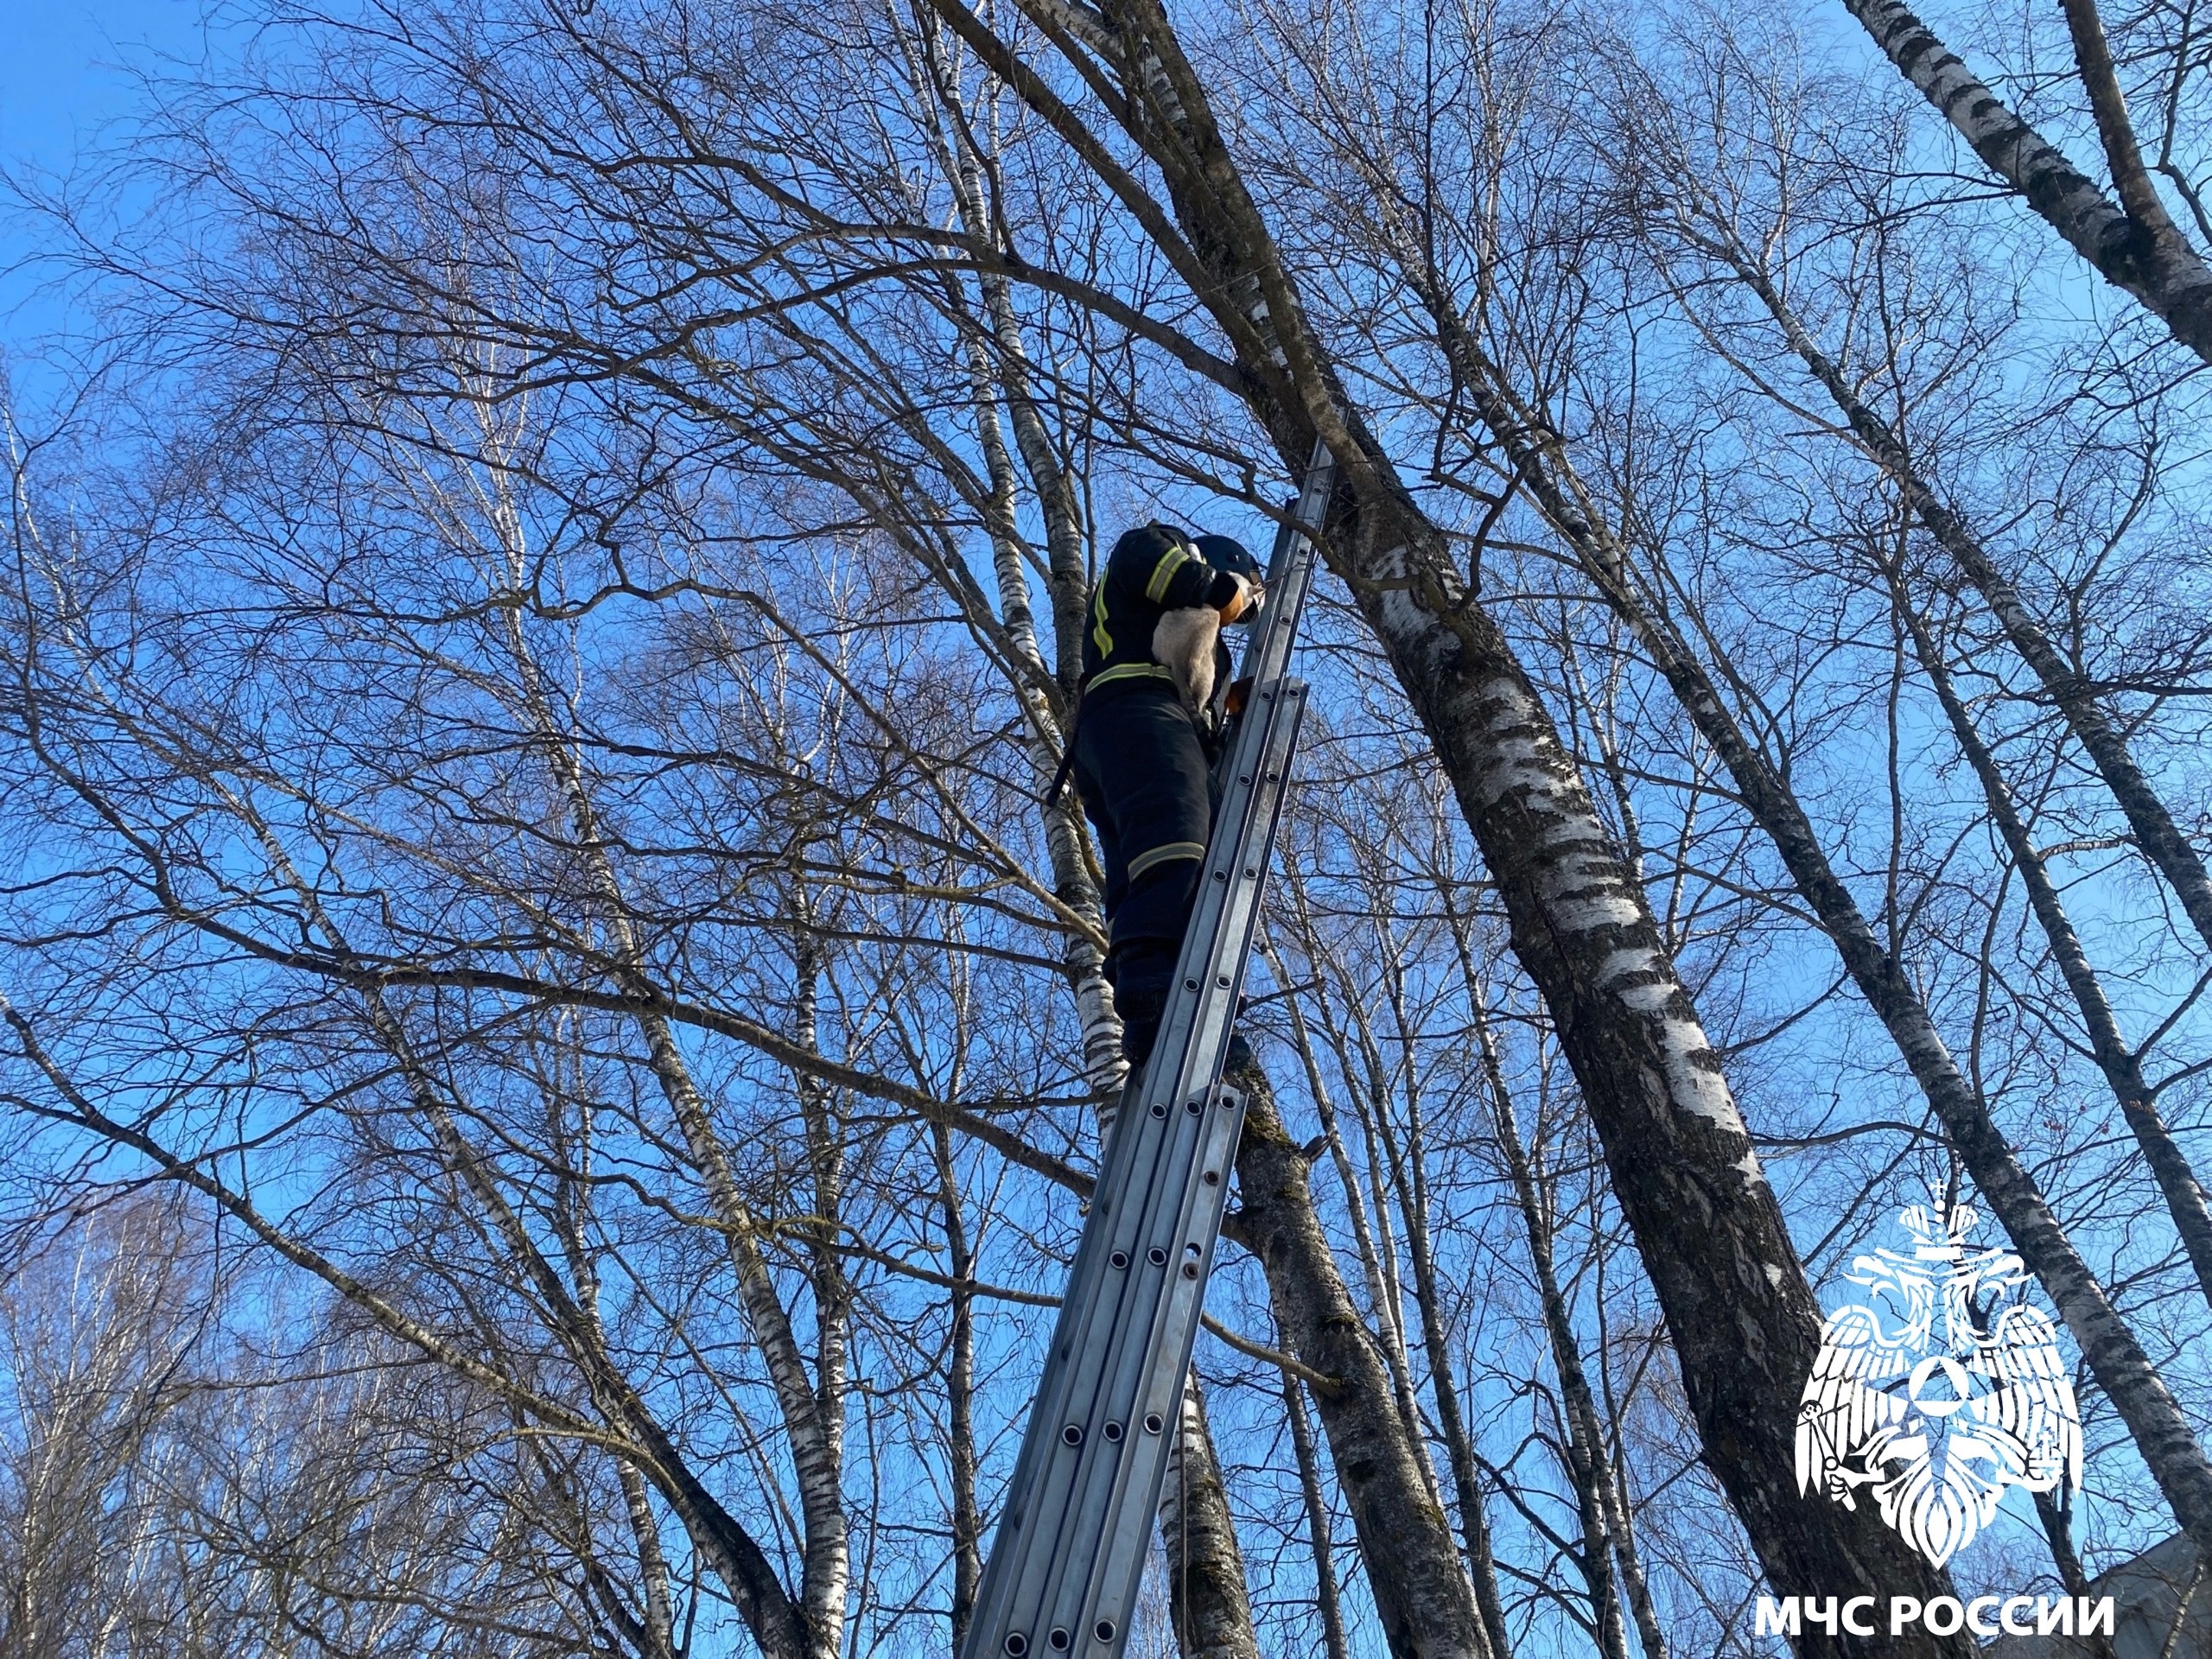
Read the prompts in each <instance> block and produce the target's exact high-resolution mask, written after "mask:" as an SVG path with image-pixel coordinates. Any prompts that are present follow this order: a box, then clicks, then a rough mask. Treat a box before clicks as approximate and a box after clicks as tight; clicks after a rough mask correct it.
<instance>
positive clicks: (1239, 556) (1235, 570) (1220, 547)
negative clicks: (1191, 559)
mask: <svg viewBox="0 0 2212 1659" xmlns="http://www.w3.org/2000/svg"><path fill="white" fill-rule="evenodd" d="M1191 545H1192V547H1194V548H1196V549H1198V556H1199V557H1200V558H1202V559H1204V560H1205V562H1206V563H1208V564H1210V565H1211V566H1213V568H1214V569H1217V570H1225V571H1227V572H1228V573H1229V574H1230V575H1232V576H1243V578H1245V580H1247V581H1248V582H1257V581H1259V580H1260V576H1261V571H1260V562H1259V561H1258V560H1257V559H1255V558H1254V557H1253V556H1252V555H1251V554H1250V552H1249V551H1248V550H1246V548H1245V546H1244V543H1242V542H1240V541H1238V540H1236V538H1235V537H1230V536H1193V537H1192V538H1191Z"/></svg>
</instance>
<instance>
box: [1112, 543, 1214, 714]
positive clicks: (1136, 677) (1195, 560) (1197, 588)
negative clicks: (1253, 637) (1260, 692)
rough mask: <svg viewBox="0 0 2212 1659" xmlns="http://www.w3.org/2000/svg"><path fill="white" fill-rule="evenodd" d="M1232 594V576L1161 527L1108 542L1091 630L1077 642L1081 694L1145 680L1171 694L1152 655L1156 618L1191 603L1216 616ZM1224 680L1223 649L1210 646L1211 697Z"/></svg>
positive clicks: (1172, 688) (1170, 678)
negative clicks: (1110, 547) (1080, 656)
mask: <svg viewBox="0 0 2212 1659" xmlns="http://www.w3.org/2000/svg"><path fill="white" fill-rule="evenodd" d="M1235 597H1236V578H1235V577H1233V576H1231V575H1228V574H1227V573H1226V572H1224V571H1220V570H1217V569H1214V568H1213V566H1211V565H1210V564H1208V563H1206V562H1205V556H1203V555H1201V554H1200V553H1199V552H1198V549H1197V548H1195V547H1193V546H1192V544H1191V538H1190V537H1189V536H1188V535H1186V534H1185V532H1183V531H1179V530H1175V529H1173V528H1171V527H1170V526H1168V525H1166V524H1146V525H1144V526H1143V527H1142V528H1141V529H1138V530H1133V531H1129V532H1128V534H1127V535H1126V536H1124V537H1122V539H1121V540H1120V541H1118V542H1116V543H1114V550H1113V552H1112V553H1110V554H1109V555H1108V556H1107V559H1106V568H1105V569H1104V570H1103V571H1101V572H1100V573H1099V576H1098V580H1097V582H1096V583H1095V584H1094V585H1093V586H1092V588H1091V590H1090V627H1089V628H1087V629H1086V630H1084V636H1083V686H1084V696H1085V697H1086V698H1089V697H1093V696H1096V694H1097V693H1098V692H1099V691H1101V690H1104V689H1106V688H1109V687H1115V686H1122V685H1128V684H1130V683H1135V682H1141V681H1151V682H1154V683H1155V684H1156V686H1157V688H1158V689H1159V690H1163V691H1165V692H1166V694H1167V695H1168V696H1173V695H1174V694H1175V685H1174V677H1173V676H1172V675H1171V674H1169V673H1168V671H1167V670H1166V668H1165V667H1164V666H1162V665H1161V664H1160V663H1159V662H1157V661H1156V660H1154V657H1153V654H1152V638H1153V632H1154V629H1155V628H1157V627H1158V626H1160V614H1161V613H1162V612H1165V611H1171V610H1181V609H1183V608H1185V607H1188V606H1193V605H1210V606H1211V607H1214V608H1215V609H1217V610H1218V609H1219V608H1220V607H1223V606H1224V605H1226V604H1228V603H1229V602H1230V601H1231V600H1232V599H1234V598H1235ZM1229 677H1230V656H1229V646H1228V645H1227V644H1226V643H1220V644H1217V645H1215V647H1214V684H1215V686H1216V688H1217V694H1218V693H1219V692H1225V691H1226V690H1228V686H1229Z"/></svg>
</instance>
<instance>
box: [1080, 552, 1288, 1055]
mask: <svg viewBox="0 0 2212 1659" xmlns="http://www.w3.org/2000/svg"><path fill="white" fill-rule="evenodd" d="M1205 540H1206V541H1207V542H1208V543H1215V542H1216V541H1217V540H1218V541H1219V542H1220V543H1224V544H1225V545H1226V546H1228V547H1230V548H1235V552H1236V556H1238V557H1241V558H1242V559H1243V563H1244V564H1245V566H1246V567H1248V568H1252V569H1255V570H1256V567H1252V566H1251V561H1250V556H1249V554H1246V553H1244V550H1243V549H1242V548H1241V547H1236V543H1230V542H1228V541H1227V538H1226V537H1222V538H1215V537H1206V538H1205ZM1208 551H1211V548H1209V550H1208ZM1240 591H1241V584H1240V583H1239V582H1238V581H1237V579H1236V577H1235V576H1233V575H1229V574H1228V573H1227V572H1225V571H1224V570H1221V569H1217V568H1216V566H1215V565H1214V564H1213V563H1209V560H1208V557H1207V554H1206V553H1205V552H1201V551H1200V550H1199V548H1198V543H1197V538H1194V537H1191V536H1189V535H1187V534H1185V533H1184V532H1183V531H1177V530H1173V529H1170V528H1168V527H1167V526H1166V525H1163V524H1147V525H1146V526H1145V527H1144V528H1142V529H1141V530H1133V531H1129V533H1128V535H1126V536H1124V537H1122V539H1121V540H1120V541H1118V542H1116V543H1115V544H1114V550H1113V552H1112V554H1111V555H1110V556H1109V557H1108V559H1107V561H1106V569H1105V570H1104V571H1103V573H1102V574H1101V575H1100V576H1099V578H1098V582H1097V584H1096V587H1095V588H1093V590H1092V594H1091V603H1090V629H1089V631H1088V632H1087V633H1086V635H1085V637H1084V652H1083V655H1084V690H1083V703H1082V710H1081V713H1080V714H1079V715H1078V716H1077V721H1076V730H1075V741H1074V744H1073V746H1072V753H1071V760H1072V765H1071V771H1072V772H1073V773H1074V776H1075V783H1076V789H1077V792H1078V793H1079V794H1080V795H1081V796H1082V798H1083V805H1084V812H1085V814H1086V815H1087V816H1088V817H1090V822H1091V825H1092V827H1093V828H1094V829H1096V831H1097V832H1098V844H1099V849H1100V851H1101V852H1102V853H1103V855H1104V857H1105V865H1106V893H1105V900H1106V919H1107V922H1108V925H1109V929H1110V938H1111V946H1110V949H1109V950H1108V952H1107V957H1106V976H1107V978H1108V980H1109V982H1111V983H1112V984H1113V987H1114V1001H1115V1005H1116V1007H1117V1008H1118V1009H1119V1010H1120V1012H1121V1015H1122V1050H1123V1052H1125V1053H1127V1054H1128V1056H1129V1058H1131V1059H1133V1060H1136V1061H1138V1062H1140V1063H1141V1062H1142V1061H1143V1060H1144V1059H1146V1058H1147V1057H1148V1056H1149V1055H1150V1053H1151V1051H1152V1044H1153V1039H1154V1036H1155V1035H1156V1034H1157V1033H1158V1031H1159V1027H1160V1012H1161V1010H1162V1008H1163V1007H1164V1006H1165V1004H1166V999H1167V991H1168V982H1169V981H1170V979H1171V978H1172V977H1173V974H1174V971H1175V957H1176V953H1177V952H1178V950H1179V949H1180V948H1181V945H1182V942H1183V930H1184V927H1185V925H1187V924H1188V922H1189V920H1190V917H1191V906H1192V901H1193V900H1194V899H1196V897H1197V895H1198V874H1199V869H1200V865H1201V862H1202V861H1203V860H1204V859H1205V851H1206V838H1207V836H1209V835H1211V833H1212V829H1213V807H1214V803H1213V801H1212V799H1211V784H1210V779H1209V776H1208V772H1209V762H1210V760H1211V752H1212V749H1213V746H1214V744H1215V742H1216V741H1217V736H1218V733H1219V730H1220V727H1221V709H1222V705H1223V702H1224V700H1225V698H1226V696H1227V695H1228V689H1229V680H1230V656H1229V648H1228V646H1227V645H1224V644H1222V643H1220V642H1219V641H1218V640H1217V641H1216V643H1215V645H1214V648H1213V649H1214V658H1215V660H1214V664H1213V668H1214V673H1213V682H1214V693H1213V696H1212V698H1211V702H1210V703H1209V705H1208V707H1207V708H1205V709H1203V710H1202V711H1200V713H1199V714H1198V715H1193V713H1192V710H1191V709H1190V708H1188V707H1187V706H1186V705H1185V702H1184V701H1183V698H1182V696H1181V694H1180V693H1179V690H1177V687H1176V684H1175V680H1174V677H1173V675H1172V674H1171V673H1170V672H1169V671H1168V670H1167V668H1166V666H1165V665H1164V664H1160V662H1158V661H1157V660H1155V659H1154V656H1153V641H1154V633H1155V631H1156V630H1157V629H1158V627H1159V625H1160V618H1161V616H1162V615H1163V614H1165V613H1166V612H1168V611H1170V610H1180V609H1187V608H1190V607H1198V606H1206V607H1211V608H1213V609H1216V610H1218V609H1220V608H1221V607H1224V606H1227V605H1230V603H1231V602H1232V601H1235V600H1236V595H1237V594H1238V593H1239V592H1240Z"/></svg>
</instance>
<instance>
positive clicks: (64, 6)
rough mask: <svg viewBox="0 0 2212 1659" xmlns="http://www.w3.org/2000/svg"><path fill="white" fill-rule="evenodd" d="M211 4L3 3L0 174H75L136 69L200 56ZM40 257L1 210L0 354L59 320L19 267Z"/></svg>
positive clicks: (125, 108) (122, 107) (121, 103)
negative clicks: (78, 161)
mask: <svg viewBox="0 0 2212 1659" xmlns="http://www.w3.org/2000/svg"><path fill="white" fill-rule="evenodd" d="M206 11H207V0H0V171H4V172H5V173H6V174H8V175H10V176H20V175H22V172H23V170H24V169H26V168H29V169H32V170H34V171H37V172H43V173H48V174H60V173H66V172H67V171H68V169H69V168H70V165H71V163H72V162H73V160H74V159H75V158H76V156H78V154H79V151H80V149H82V147H83V146H85V145H86V144H89V143H94V142H96V141H97V139H98V137H99V132H100V130H101V128H102V127H103V126H104V125H105V124H108V123H110V122H112V121H114V120H116V119H117V118H120V117H124V116H127V115H128V114H130V111H132V110H133V109H134V108H135V107H136V105H137V101H138V99H139V96H140V90H139V85H138V82H137V79H136V77H135V76H134V75H133V74H132V73H130V71H131V69H132V68H133V67H137V68H140V69H143V68H145V67H149V65H151V64H153V63H155V62H156V61H157V60H159V58H161V57H162V56H163V55H167V56H170V57H187V58H196V57H197V56H198V55H199V54H200V42H201V41H202V39H203V31H202V29H201V22H202V19H203V17H204V16H205V15H206ZM33 252H35V239H34V237H33V236H32V234H31V233H30V232H29V231H28V230H27V228H26V227H25V226H24V225H23V224H22V222H21V221H20V220H19V219H17V218H16V216H14V215H13V214H10V213H5V212H4V211H0V357H14V356H16V354H17V353H18V352H19V351H20V349H21V347H22V343H23V342H25V341H26V340H29V339H30V338H31V337H34V336H35V335H37V334H41V333H43V332H45V331H46V330H47V329H48V328H50V327H53V326H54V323H55V322H56V321H58V318H57V317H56V316H55V315H54V310H53V308H52V307H51V306H50V305H49V304H48V303H46V302H42V301H39V300H29V302H27V296H28V293H29V286H30V285H29V283H27V282H26V281H25V280H24V278H23V277H22V274H21V273H20V272H18V271H16V270H14V269H13V268H14V267H16V265H17V264H19V263H20V262H21V261H22V259H23V257H25V256H26V255H28V254H30V253H33Z"/></svg>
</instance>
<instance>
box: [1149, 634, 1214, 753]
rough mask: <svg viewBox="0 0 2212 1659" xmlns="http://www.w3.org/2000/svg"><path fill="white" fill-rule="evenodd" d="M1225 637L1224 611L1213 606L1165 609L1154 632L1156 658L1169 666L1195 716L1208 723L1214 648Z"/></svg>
mask: <svg viewBox="0 0 2212 1659" xmlns="http://www.w3.org/2000/svg"><path fill="white" fill-rule="evenodd" d="M1220 639H1221V613H1219V612H1218V611H1217V610H1215V609H1214V608H1213V607H1211V605H1192V606H1187V607H1183V608H1180V609H1178V610H1173V611H1166V612H1163V613H1161V615H1160V623H1159V626H1156V627H1155V628H1154V629H1153V631H1152V659H1153V661H1154V662H1155V663H1158V664H1160V666H1161V667H1163V668H1165V669H1166V671H1167V672H1168V676H1169V677H1171V678H1172V679H1173V681H1174V682H1175V690H1177V692H1178V693H1179V694H1180V695H1181V696H1182V699H1183V706H1184V707H1185V708H1186V709H1189V710H1190V711H1191V715H1192V718H1193V719H1195V720H1197V721H1198V722H1199V724H1201V725H1204V724H1205V720H1206V705H1207V704H1208V703H1210V702H1212V701H1213V680H1214V647H1215V645H1217V643H1218V642H1219V641H1220Z"/></svg>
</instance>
